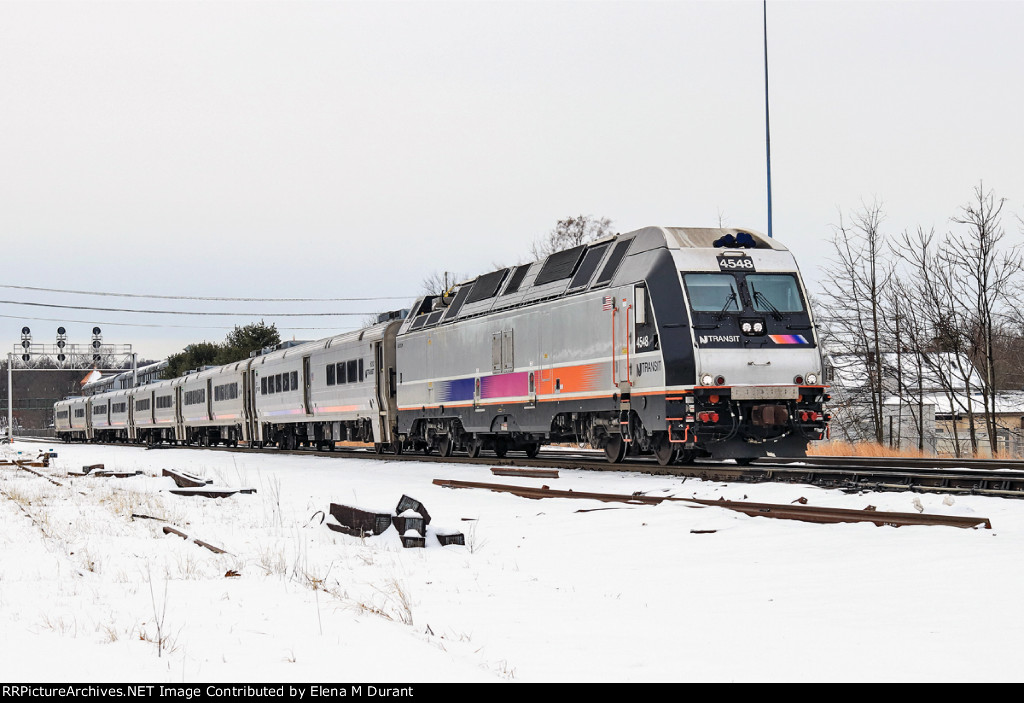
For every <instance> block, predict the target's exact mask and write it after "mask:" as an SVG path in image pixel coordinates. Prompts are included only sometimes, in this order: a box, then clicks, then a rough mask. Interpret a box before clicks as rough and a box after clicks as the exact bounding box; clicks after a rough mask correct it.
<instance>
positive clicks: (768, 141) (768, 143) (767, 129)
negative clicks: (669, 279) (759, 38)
mask: <svg viewBox="0 0 1024 703" xmlns="http://www.w3.org/2000/svg"><path fill="white" fill-rule="evenodd" d="M761 8H762V16H763V18H764V144H765V151H766V156H767V162H768V237H769V238H771V236H772V130H771V126H770V123H769V119H768V0H762V4H761Z"/></svg>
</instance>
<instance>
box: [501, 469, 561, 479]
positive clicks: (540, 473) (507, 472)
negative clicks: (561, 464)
mask: <svg viewBox="0 0 1024 703" xmlns="http://www.w3.org/2000/svg"><path fill="white" fill-rule="evenodd" d="M491 473H492V474H494V475H495V476H522V477H524V478H558V469H508V468H504V467H501V466H492V467H491Z"/></svg>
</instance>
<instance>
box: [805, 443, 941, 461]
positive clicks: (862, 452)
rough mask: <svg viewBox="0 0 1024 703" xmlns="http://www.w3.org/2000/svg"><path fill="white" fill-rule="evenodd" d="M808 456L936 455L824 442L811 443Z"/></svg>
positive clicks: (924, 456)
mask: <svg viewBox="0 0 1024 703" xmlns="http://www.w3.org/2000/svg"><path fill="white" fill-rule="evenodd" d="M807 455H808V456H866V457H882V456H886V457H901V458H905V459H920V458H928V457H933V456H934V454H929V453H927V452H922V451H920V450H918V449H897V448H895V447H889V446H887V445H884V444H877V443H875V442H856V443H854V442H844V441H839V440H837V441H834V442H823V443H821V444H817V443H811V444H810V445H809V446H808V447H807Z"/></svg>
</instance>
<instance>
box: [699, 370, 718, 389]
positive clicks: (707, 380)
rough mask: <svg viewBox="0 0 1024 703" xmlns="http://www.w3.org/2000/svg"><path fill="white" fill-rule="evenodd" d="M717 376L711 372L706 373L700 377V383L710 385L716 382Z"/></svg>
mask: <svg viewBox="0 0 1024 703" xmlns="http://www.w3.org/2000/svg"><path fill="white" fill-rule="evenodd" d="M714 380H715V377H714V376H712V375H711V374H709V373H706V374H704V375H702V376H701V377H700V383H701V385H702V386H710V385H711V384H712V383H714Z"/></svg>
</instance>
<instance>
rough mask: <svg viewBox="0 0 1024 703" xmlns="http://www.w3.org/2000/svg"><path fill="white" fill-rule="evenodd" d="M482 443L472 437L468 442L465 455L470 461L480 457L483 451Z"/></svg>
mask: <svg viewBox="0 0 1024 703" xmlns="http://www.w3.org/2000/svg"><path fill="white" fill-rule="evenodd" d="M483 448H484V443H483V442H482V441H480V440H479V439H477V438H476V437H474V438H473V439H471V440H470V441H469V445H468V446H467V447H466V453H467V454H469V458H470V459H476V458H477V457H479V456H480V453H481V452H482V451H483Z"/></svg>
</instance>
